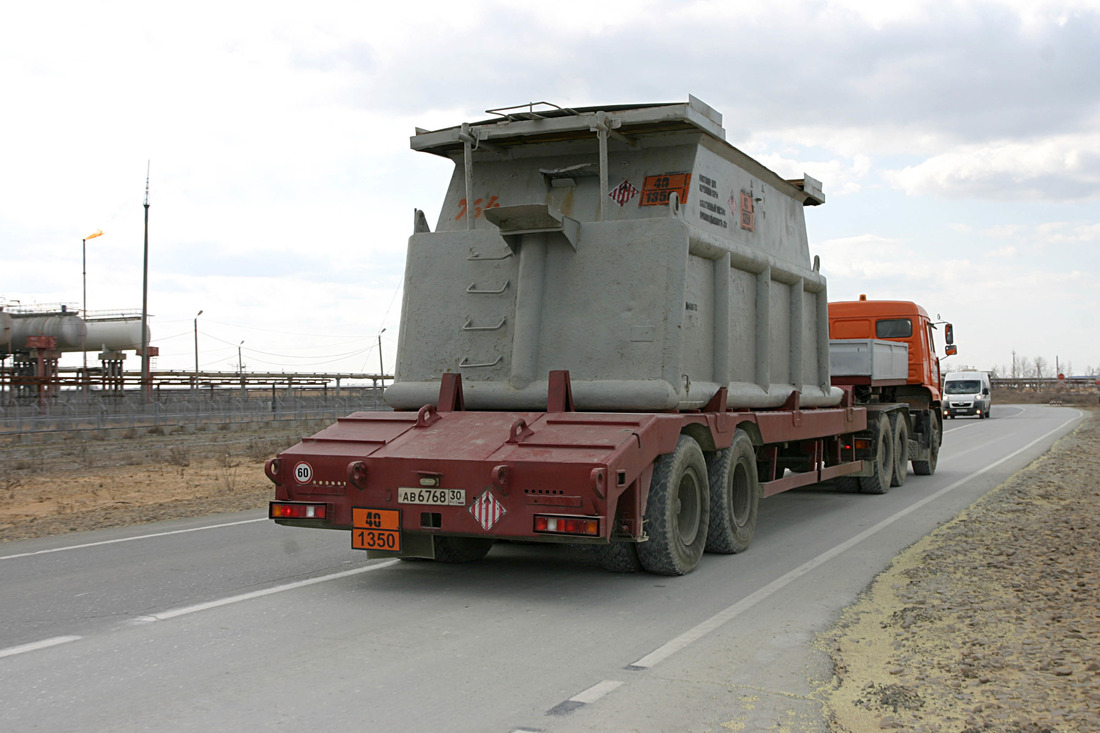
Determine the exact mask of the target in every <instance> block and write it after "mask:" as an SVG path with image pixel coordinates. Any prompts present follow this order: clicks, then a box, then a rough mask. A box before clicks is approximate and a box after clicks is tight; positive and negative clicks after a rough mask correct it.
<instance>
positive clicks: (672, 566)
mask: <svg viewBox="0 0 1100 733" xmlns="http://www.w3.org/2000/svg"><path fill="white" fill-rule="evenodd" d="M709 523H710V488H709V485H708V483H707V462H706V459H704V458H703V450H702V449H701V448H700V447H699V444H698V443H696V442H695V441H694V440H692V439H691V438H689V437H688V436H686V435H681V436H680V439H679V441H677V443H676V450H674V451H673V452H672V453H669V454H668V455H664V456H661V457H660V458H658V459H657V462H656V465H655V466H654V468H653V481H652V483H651V485H650V487H649V500H648V501H647V502H646V509H645V523H644V526H645V529H646V534H647V535H648V536H649V539H648V540H647V541H646V542H642V543H640V544H639V545H638V546H637V550H638V560H639V561H641V563H642V567H643V568H645V569H646V570H648V571H649V572H651V573H657V574H659V575H686V574H687V573H690V572H691V571H692V570H694V569H695V566H696V565H698V564H699V558H700V557H702V556H703V549H704V548H705V547H706V544H707V528H708V526H709Z"/></svg>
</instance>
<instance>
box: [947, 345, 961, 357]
mask: <svg viewBox="0 0 1100 733" xmlns="http://www.w3.org/2000/svg"><path fill="white" fill-rule="evenodd" d="M944 353H945V354H947V355H948V356H954V355H955V354H957V353H959V350H958V349H957V348H955V344H950V345H948V347H947V348H946V349H944Z"/></svg>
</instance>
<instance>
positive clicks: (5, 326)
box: [0, 311, 11, 351]
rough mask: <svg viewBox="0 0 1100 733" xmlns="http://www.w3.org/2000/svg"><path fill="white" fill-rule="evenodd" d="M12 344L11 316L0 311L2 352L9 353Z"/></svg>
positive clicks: (0, 348) (0, 343) (0, 349)
mask: <svg viewBox="0 0 1100 733" xmlns="http://www.w3.org/2000/svg"><path fill="white" fill-rule="evenodd" d="M9 344H11V316H9V315H8V314H7V313H5V312H4V311H0V351H7V350H8V346H9Z"/></svg>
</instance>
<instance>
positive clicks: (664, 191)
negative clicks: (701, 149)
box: [638, 173, 691, 206]
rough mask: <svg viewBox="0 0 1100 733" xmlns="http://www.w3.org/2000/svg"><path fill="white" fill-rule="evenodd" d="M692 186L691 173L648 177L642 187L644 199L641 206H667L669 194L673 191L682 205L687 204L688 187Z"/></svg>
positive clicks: (640, 202) (639, 202) (641, 200)
mask: <svg viewBox="0 0 1100 733" xmlns="http://www.w3.org/2000/svg"><path fill="white" fill-rule="evenodd" d="M690 185H691V174H690V173H662V174H661V175H659V176H646V177H645V183H644V184H643V185H642V197H641V198H640V199H639V200H638V205H639V206H667V205H668V199H669V194H671V193H672V192H673V191H675V192H676V195H677V196H679V197H680V205H681V206H683V205H684V204H685V203H687V197H688V187H689V186H690Z"/></svg>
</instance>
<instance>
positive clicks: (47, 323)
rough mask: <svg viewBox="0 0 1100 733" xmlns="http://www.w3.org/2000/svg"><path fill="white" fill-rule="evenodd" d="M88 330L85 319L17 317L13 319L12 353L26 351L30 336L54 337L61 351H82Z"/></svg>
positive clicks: (70, 317) (61, 316) (63, 315)
mask: <svg viewBox="0 0 1100 733" xmlns="http://www.w3.org/2000/svg"><path fill="white" fill-rule="evenodd" d="M86 332H87V328H86V327H85V325H84V319H82V318H80V317H79V316H73V315H68V314H62V315H56V314H55V315H31V316H23V315H15V316H13V317H12V319H11V346H10V351H13V352H18V351H26V350H27V337H28V336H52V337H54V338H56V339H57V349H58V350H59V351H80V348H81V345H82V344H83V339H84V336H85V334H86Z"/></svg>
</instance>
